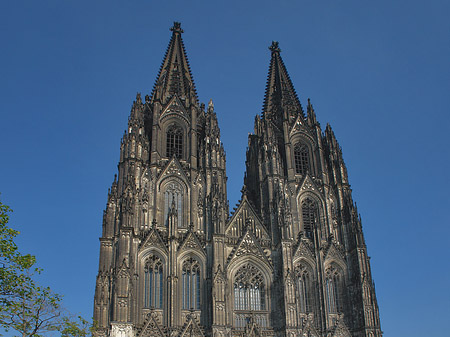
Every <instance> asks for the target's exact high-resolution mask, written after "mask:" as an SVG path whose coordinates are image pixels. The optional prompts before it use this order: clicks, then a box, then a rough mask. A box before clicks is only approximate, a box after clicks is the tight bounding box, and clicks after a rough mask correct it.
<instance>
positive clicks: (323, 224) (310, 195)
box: [297, 190, 329, 239]
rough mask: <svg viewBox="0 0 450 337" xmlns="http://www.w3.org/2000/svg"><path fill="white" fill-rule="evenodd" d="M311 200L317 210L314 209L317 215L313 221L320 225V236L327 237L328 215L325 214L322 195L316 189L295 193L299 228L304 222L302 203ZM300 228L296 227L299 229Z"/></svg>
mask: <svg viewBox="0 0 450 337" xmlns="http://www.w3.org/2000/svg"><path fill="white" fill-rule="evenodd" d="M308 199H309V200H311V201H312V202H313V203H315V205H316V207H317V210H316V215H317V216H318V218H317V219H315V222H316V223H317V224H319V226H320V232H321V237H322V239H326V238H327V237H328V234H329V233H328V225H327V223H328V221H327V219H328V217H327V215H326V214H325V207H324V202H323V199H322V197H321V196H320V194H318V193H317V192H316V191H310V190H307V191H304V192H300V193H298V195H297V214H298V219H299V222H300V224H301V227H300V228H304V227H303V224H304V219H303V217H304V214H303V209H302V205H303V204H304V203H305V202H307V200H308ZM300 228H299V229H298V230H299V231H300Z"/></svg>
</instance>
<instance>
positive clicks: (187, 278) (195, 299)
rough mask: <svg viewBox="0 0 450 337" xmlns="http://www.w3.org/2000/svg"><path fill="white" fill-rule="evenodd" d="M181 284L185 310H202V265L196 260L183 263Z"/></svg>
mask: <svg viewBox="0 0 450 337" xmlns="http://www.w3.org/2000/svg"><path fill="white" fill-rule="evenodd" d="M181 283H182V307H183V309H186V310H190V309H195V310H198V309H200V264H199V263H198V261H197V260H196V259H193V258H189V259H187V260H186V261H184V262H183V267H182V279H181Z"/></svg>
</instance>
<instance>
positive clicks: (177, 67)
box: [152, 22, 198, 109]
mask: <svg viewBox="0 0 450 337" xmlns="http://www.w3.org/2000/svg"><path fill="white" fill-rule="evenodd" d="M170 30H171V31H172V38H171V39H170V42H169V46H168V47H167V51H166V55H165V56H164V60H163V63H162V65H161V68H160V70H159V74H158V77H157V79H156V82H155V86H154V87H153V92H152V101H153V102H155V101H159V102H160V103H161V104H163V105H164V104H167V103H168V101H169V100H170V98H171V97H173V96H174V95H177V96H178V98H179V99H180V100H181V102H183V104H184V106H185V108H186V109H188V108H189V107H190V106H191V105H195V104H197V102H198V97H197V92H196V90H195V84H194V79H193V77H192V74H191V69H190V67H189V61H188V58H187V55H186V50H185V48H184V43H183V39H182V38H181V34H182V33H183V29H181V24H180V23H179V22H174V24H173V27H172V28H170Z"/></svg>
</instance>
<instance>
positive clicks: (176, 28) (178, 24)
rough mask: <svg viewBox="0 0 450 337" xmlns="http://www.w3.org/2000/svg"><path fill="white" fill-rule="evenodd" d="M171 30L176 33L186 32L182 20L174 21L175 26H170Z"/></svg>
mask: <svg viewBox="0 0 450 337" xmlns="http://www.w3.org/2000/svg"><path fill="white" fill-rule="evenodd" d="M170 31H171V32H173V33H174V34H175V33H179V34H181V33H184V31H183V29H181V22H176V21H174V23H173V27H172V28H170Z"/></svg>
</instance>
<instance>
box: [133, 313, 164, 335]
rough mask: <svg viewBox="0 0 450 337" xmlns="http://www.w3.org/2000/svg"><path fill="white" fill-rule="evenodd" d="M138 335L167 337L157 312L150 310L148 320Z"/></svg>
mask: <svg viewBox="0 0 450 337" xmlns="http://www.w3.org/2000/svg"><path fill="white" fill-rule="evenodd" d="M137 336H138V337H147V336H151V337H158V336H160V337H166V335H165V334H164V332H163V330H162V328H161V326H160V324H159V322H158V320H157V319H156V314H155V313H154V312H150V313H149V314H148V315H147V317H146V320H145V322H144V326H143V328H142V330H141V331H139V332H138V334H137Z"/></svg>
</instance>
